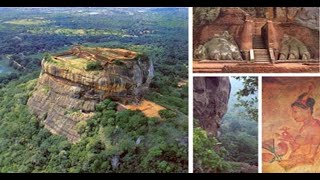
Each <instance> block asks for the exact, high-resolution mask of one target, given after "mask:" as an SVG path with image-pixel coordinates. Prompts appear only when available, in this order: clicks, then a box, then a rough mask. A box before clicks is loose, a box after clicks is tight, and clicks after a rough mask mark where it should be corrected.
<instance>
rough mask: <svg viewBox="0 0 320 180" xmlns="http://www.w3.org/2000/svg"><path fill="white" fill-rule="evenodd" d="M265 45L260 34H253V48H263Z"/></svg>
mask: <svg viewBox="0 0 320 180" xmlns="http://www.w3.org/2000/svg"><path fill="white" fill-rule="evenodd" d="M265 48H266V45H265V44H264V41H263V39H262V36H261V35H260V36H253V49H265Z"/></svg>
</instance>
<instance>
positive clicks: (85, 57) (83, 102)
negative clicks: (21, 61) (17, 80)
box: [28, 47, 153, 142]
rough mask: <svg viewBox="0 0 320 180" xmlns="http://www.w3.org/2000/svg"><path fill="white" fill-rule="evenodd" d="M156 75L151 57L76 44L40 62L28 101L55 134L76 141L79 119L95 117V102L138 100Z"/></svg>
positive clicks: (121, 50)
mask: <svg viewBox="0 0 320 180" xmlns="http://www.w3.org/2000/svg"><path fill="white" fill-rule="evenodd" d="M90 65H91V67H93V68H91V69H88V68H89V67H90ZM152 77H153V65H152V62H151V61H150V60H149V59H148V58H147V57H145V56H142V55H140V54H138V53H136V52H132V51H127V50H123V49H108V48H85V47H75V48H73V49H71V50H70V51H67V52H65V53H61V54H59V55H56V56H52V57H51V56H47V57H46V58H45V59H44V60H43V61H42V72H41V75H40V77H39V80H38V84H37V86H36V89H35V92H34V93H33V95H32V96H31V97H30V98H29V100H28V106H29V107H30V110H31V111H32V112H33V113H34V114H35V115H36V116H37V117H38V118H39V119H41V120H43V122H44V124H45V127H46V128H48V129H49V130H50V131H51V132H52V133H55V134H60V135H64V136H66V137H67V138H68V139H69V140H70V141H71V142H76V141H78V140H79V139H80V136H79V134H78V133H77V131H76V124H77V123H78V122H80V121H83V120H87V119H88V118H90V117H92V116H93V114H94V111H95V105H96V104H97V103H99V102H100V101H102V100H104V99H106V98H109V99H112V100H115V101H119V102H121V103H124V104H129V103H139V102H140V100H141V98H142V97H143V94H144V93H145V92H146V91H147V90H148V86H149V84H150V81H151V79H152Z"/></svg>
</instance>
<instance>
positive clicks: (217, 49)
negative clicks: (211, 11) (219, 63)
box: [194, 31, 242, 60]
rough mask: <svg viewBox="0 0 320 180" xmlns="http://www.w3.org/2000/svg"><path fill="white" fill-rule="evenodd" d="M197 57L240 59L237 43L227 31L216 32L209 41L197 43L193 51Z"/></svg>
mask: <svg viewBox="0 0 320 180" xmlns="http://www.w3.org/2000/svg"><path fill="white" fill-rule="evenodd" d="M194 57H195V58H197V59H208V60H242V57H241V53H240V51H239V48H238V45H237V43H236V42H235V41H234V39H233V37H232V36H231V35H229V33H228V31H225V32H224V33H222V34H216V35H215V36H214V37H213V38H212V39H211V40H210V41H208V42H206V43H205V44H203V45H199V46H198V48H197V49H195V51H194Z"/></svg>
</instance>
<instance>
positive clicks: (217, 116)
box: [193, 77, 231, 136]
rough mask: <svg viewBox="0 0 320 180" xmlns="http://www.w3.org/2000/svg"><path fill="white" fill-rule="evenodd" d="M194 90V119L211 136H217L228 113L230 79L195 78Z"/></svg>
mask: <svg viewBox="0 0 320 180" xmlns="http://www.w3.org/2000/svg"><path fill="white" fill-rule="evenodd" d="M193 81H194V87H193V88H194V90H193V93H194V95H193V104H194V105H193V109H194V110H193V113H194V118H196V119H198V120H199V123H200V126H201V127H202V128H203V129H204V130H206V131H207V132H208V134H209V135H213V136H217V135H218V129H219V127H220V122H221V119H222V117H223V116H224V114H225V113H226V112H227V108H228V101H229V96H230V90H231V84H230V81H229V78H228V77H195V78H194V80H193Z"/></svg>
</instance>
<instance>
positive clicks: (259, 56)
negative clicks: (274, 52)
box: [253, 49, 270, 63]
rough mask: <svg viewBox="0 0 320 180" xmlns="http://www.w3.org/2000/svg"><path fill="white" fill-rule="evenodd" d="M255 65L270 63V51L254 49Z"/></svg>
mask: <svg viewBox="0 0 320 180" xmlns="http://www.w3.org/2000/svg"><path fill="white" fill-rule="evenodd" d="M253 51H254V62H255V63H270V56H269V51H268V49H253Z"/></svg>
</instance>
